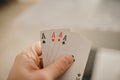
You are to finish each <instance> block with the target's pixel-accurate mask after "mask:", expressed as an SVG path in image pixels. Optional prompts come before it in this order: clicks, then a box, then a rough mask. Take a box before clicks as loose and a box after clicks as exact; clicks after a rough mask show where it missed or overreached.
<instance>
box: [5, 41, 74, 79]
mask: <svg viewBox="0 0 120 80" xmlns="http://www.w3.org/2000/svg"><path fill="white" fill-rule="evenodd" d="M41 55H42V52H41V49H40V43H39V42H37V43H35V44H34V45H32V46H31V47H29V48H28V49H26V50H24V51H22V52H21V53H20V54H18V55H17V56H16V58H15V61H14V64H13V66H12V69H11V71H10V73H9V75H8V79H7V80H55V79H56V78H58V77H59V76H60V75H62V74H63V73H64V72H65V71H66V70H67V69H68V68H69V67H70V66H71V65H72V63H73V61H74V58H73V56H72V55H69V54H66V55H64V56H62V57H60V58H59V59H57V60H56V61H55V62H53V63H52V64H51V65H49V66H47V67H45V68H43V62H42V57H41Z"/></svg>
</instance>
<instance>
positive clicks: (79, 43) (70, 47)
mask: <svg viewBox="0 0 120 80" xmlns="http://www.w3.org/2000/svg"><path fill="white" fill-rule="evenodd" d="M66 36H67V37H66V39H67V40H66V41H64V40H63V41H62V42H61V47H60V49H59V51H58V52H57V53H58V54H57V57H59V56H61V55H63V54H72V55H74V58H75V62H74V63H73V64H72V66H71V67H70V68H69V70H68V71H67V72H66V73H65V74H64V75H63V76H61V77H60V78H59V79H58V80H81V79H82V76H83V73H84V69H85V66H86V63H87V59H88V56H89V51H90V47H91V43H90V42H89V41H88V40H87V39H85V38H83V37H82V36H80V35H78V34H76V33H69V34H67V35H66Z"/></svg>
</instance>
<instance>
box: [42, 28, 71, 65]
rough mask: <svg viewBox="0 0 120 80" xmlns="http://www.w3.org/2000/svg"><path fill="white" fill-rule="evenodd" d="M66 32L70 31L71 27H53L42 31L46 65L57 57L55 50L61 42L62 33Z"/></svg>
mask: <svg viewBox="0 0 120 80" xmlns="http://www.w3.org/2000/svg"><path fill="white" fill-rule="evenodd" d="M65 32H69V29H51V30H44V31H41V32H40V40H41V48H42V57H43V62H44V67H46V66H48V65H49V64H50V63H51V62H52V61H53V60H54V59H55V55H56V54H54V52H55V51H56V50H57V49H58V48H59V46H58V44H59V43H60V42H61V39H62V35H63V33H65ZM57 43H58V44H57ZM54 50H55V51H54Z"/></svg>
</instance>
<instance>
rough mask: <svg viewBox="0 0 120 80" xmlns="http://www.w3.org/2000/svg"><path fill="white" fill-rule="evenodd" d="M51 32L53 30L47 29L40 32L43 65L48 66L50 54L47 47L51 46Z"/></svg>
mask: <svg viewBox="0 0 120 80" xmlns="http://www.w3.org/2000/svg"><path fill="white" fill-rule="evenodd" d="M49 34H51V30H46V31H41V32H40V41H41V49H42V57H43V63H44V65H43V66H46V63H47V58H48V54H47V52H48V51H47V49H48V48H49V43H50V40H49V39H50V36H49Z"/></svg>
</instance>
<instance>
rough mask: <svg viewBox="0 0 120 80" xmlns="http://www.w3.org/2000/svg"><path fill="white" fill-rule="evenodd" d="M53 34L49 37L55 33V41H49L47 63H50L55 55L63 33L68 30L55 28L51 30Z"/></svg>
mask: <svg viewBox="0 0 120 80" xmlns="http://www.w3.org/2000/svg"><path fill="white" fill-rule="evenodd" d="M53 31H54V33H55V34H52V36H51V38H52V37H53V36H54V35H55V41H54V42H53V41H51V42H50V47H49V53H48V54H49V58H48V59H49V61H48V65H49V64H51V63H52V62H53V61H54V60H55V59H56V56H57V51H58V50H59V48H60V44H61V41H62V39H63V37H64V35H65V34H67V33H68V32H69V29H57V30H53Z"/></svg>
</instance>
